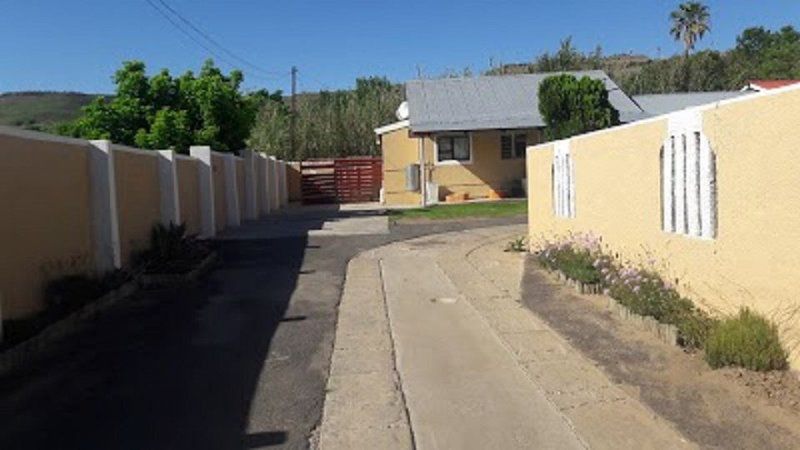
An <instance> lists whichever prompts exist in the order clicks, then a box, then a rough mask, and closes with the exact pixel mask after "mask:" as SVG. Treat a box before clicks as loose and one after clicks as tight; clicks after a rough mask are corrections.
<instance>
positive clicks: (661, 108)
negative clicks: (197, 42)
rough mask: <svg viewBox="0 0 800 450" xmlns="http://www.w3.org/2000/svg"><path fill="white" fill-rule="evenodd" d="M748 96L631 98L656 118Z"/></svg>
mask: <svg viewBox="0 0 800 450" xmlns="http://www.w3.org/2000/svg"><path fill="white" fill-rule="evenodd" d="M748 94H749V92H741V91H714V92H678V93H674V94H646V95H635V96H633V101H635V102H636V103H638V104H639V106H640V107H641V108H642V109H643V110H644V111H645V112H646V113H648V114H649V115H651V116H658V115H661V114H667V113H671V112H673V111H680V110H681V109H686V108H691V107H692V106H699V105H704V104H706V103H714V102H718V101H720V100H725V99H728V98H734V97H739V96H741V95H748Z"/></svg>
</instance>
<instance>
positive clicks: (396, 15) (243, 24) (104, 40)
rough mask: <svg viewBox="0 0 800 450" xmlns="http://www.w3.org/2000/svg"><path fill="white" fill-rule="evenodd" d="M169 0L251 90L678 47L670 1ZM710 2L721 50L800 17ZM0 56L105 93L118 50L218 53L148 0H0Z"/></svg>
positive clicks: (43, 85) (37, 86) (167, 56)
mask: <svg viewBox="0 0 800 450" xmlns="http://www.w3.org/2000/svg"><path fill="white" fill-rule="evenodd" d="M151 1H154V2H157V0H151ZM164 1H165V2H166V3H167V4H169V5H170V6H171V7H173V8H174V9H175V10H177V11H178V12H179V13H181V14H182V15H183V16H184V17H186V18H187V19H189V20H190V21H192V22H193V23H194V24H196V25H197V26H198V27H199V28H201V29H202V30H203V31H205V32H207V33H208V34H209V35H210V36H211V37H212V38H213V39H214V40H216V41H217V42H219V43H220V44H222V45H224V46H225V47H226V48H227V49H229V50H231V51H232V52H234V53H235V54H236V55H237V56H240V57H242V58H244V59H246V60H248V61H250V62H252V63H254V64H255V65H257V66H258V67H259V68H260V69H262V70H263V72H259V71H255V70H252V69H249V68H248V67H247V66H244V67H242V68H243V69H244V72H245V77H246V87H247V88H249V89H252V88H262V87H263V88H267V89H269V90H275V89H283V90H284V91H286V90H288V88H289V68H290V67H291V66H292V65H297V66H298V68H299V87H300V90H301V91H305V90H318V89H320V88H323V87H324V88H344V87H349V86H352V84H353V82H354V81H353V80H354V79H355V78H356V77H357V76H365V75H385V76H388V77H389V78H390V79H392V80H395V81H404V80H407V79H410V78H414V77H415V76H416V74H417V68H418V67H419V68H420V70H421V71H422V73H423V74H424V75H426V76H433V75H437V74H441V73H443V72H444V71H446V70H458V71H460V70H462V69H464V68H466V67H469V68H471V69H472V71H473V72H476V73H477V72H479V71H481V70H483V69H485V68H486V67H487V66H488V64H489V60H490V58H491V59H494V60H495V61H502V62H517V61H528V60H530V59H531V58H532V57H534V56H535V55H537V54H539V53H541V52H543V51H546V50H551V51H552V50H554V49H556V48H557V46H558V43H559V41H560V40H561V39H562V38H564V37H565V36H569V35H571V36H573V41H574V43H575V45H577V47H578V48H580V49H581V50H585V51H588V50H591V49H593V48H594V47H595V46H596V45H597V44H602V46H603V49H604V51H605V53H607V54H611V53H620V52H624V53H628V52H634V53H644V54H647V55H650V56H657V55H659V54H661V55H669V54H673V53H676V52H678V51H679V50H680V46H679V44H678V43H676V42H674V41H673V40H672V39H671V38H670V36H669V34H668V30H669V22H668V15H669V12H670V11H671V10H673V9H674V8H675V6H676V5H677V3H678V1H675V0H670V1H666V0H651V1H647V0H608V1H602V2H601V1H588V0H583V1H581V0H556V1H553V0H550V1H533V0H528V1H488V0H484V1H477V0H461V1H437V0H429V1H427V2H425V1H394V2H389V1H377V0H373V1H367V0H338V1H313V2H312V1H302V0H283V1H268V0H262V1H255V0H249V1H248V0H227V1H222V0H214V1H212V0H164ZM706 3H707V4H708V5H709V6H710V8H711V16H712V30H713V31H712V33H711V34H710V35H709V36H707V37H706V38H705V39H704V40H703V41H702V42H701V44H700V46H699V47H700V48H716V49H725V48H728V47H731V46H732V45H733V44H734V42H735V39H736V35H737V34H738V33H739V32H740V31H741V30H742V29H744V28H746V27H748V26H753V25H764V26H766V27H770V28H778V27H780V26H782V25H786V24H790V23H792V21H793V20H794V21H795V26H797V24H796V21H797V19H798V18H800V2H798V1H796V0H768V1H763V2H759V4H757V3H756V2H754V1H752V0H750V1H745V0H718V1H708V2H706ZM212 48H213V47H212ZM217 52H218V53H221V54H222V55H223V56H225V55H224V53H222V52H221V51H219V50H217ZM0 55H2V58H0V92H4V91H16V90H44V89H47V90H74V91H84V92H104V93H105V92H112V91H113V88H114V87H113V83H112V82H111V75H112V74H113V72H114V70H116V69H117V68H118V67H119V65H120V62H121V61H123V60H126V59H140V60H143V61H145V62H146V63H147V65H148V69H149V70H151V71H155V70H157V69H160V68H162V67H166V68H168V69H170V70H171V71H172V72H173V73H181V72H183V71H185V70H187V69H197V68H198V67H199V66H200V64H201V63H202V61H203V60H204V59H205V58H207V57H208V56H210V55H209V54H208V52H207V51H206V50H204V49H203V48H202V47H200V46H199V45H198V44H196V43H195V42H193V41H192V40H190V39H189V38H187V37H186V36H184V35H183V34H181V32H180V31H178V30H176V29H175V28H174V27H173V26H172V25H170V23H169V22H167V21H166V20H165V19H164V18H163V17H162V16H160V15H159V14H158V12H156V11H155V10H154V9H153V7H152V6H150V5H149V4H148V2H147V1H146V0H0ZM215 59H217V62H218V64H219V65H220V66H221V67H222V68H223V69H225V70H228V69H230V68H231V67H232V66H231V65H230V64H227V63H225V62H223V61H221V60H219V59H218V58H215ZM228 59H232V58H230V57H228ZM234 62H235V61H234ZM239 65H241V64H239Z"/></svg>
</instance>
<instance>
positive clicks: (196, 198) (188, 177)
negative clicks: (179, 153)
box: [176, 158, 201, 234]
mask: <svg viewBox="0 0 800 450" xmlns="http://www.w3.org/2000/svg"><path fill="white" fill-rule="evenodd" d="M176 161H177V164H178V165H177V167H176V170H177V174H178V196H179V197H180V207H181V222H183V223H184V224H185V225H186V233H188V234H197V233H200V226H201V219H200V185H199V176H198V166H197V164H198V163H197V160H194V159H183V158H177V159H176Z"/></svg>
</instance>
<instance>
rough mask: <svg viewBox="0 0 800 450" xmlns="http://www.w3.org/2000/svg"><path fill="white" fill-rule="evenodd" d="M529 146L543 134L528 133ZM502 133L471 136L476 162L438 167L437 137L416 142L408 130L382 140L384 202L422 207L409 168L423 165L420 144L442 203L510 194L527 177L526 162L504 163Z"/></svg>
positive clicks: (397, 132)
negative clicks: (461, 195)
mask: <svg viewBox="0 0 800 450" xmlns="http://www.w3.org/2000/svg"><path fill="white" fill-rule="evenodd" d="M525 133H526V135H527V142H528V143H538V142H541V132H540V131H539V130H535V129H534V130H526V131H525ZM502 134H503V133H502V132H501V131H494V130H488V131H474V132H470V133H469V135H470V137H471V150H472V161H470V162H462V163H455V162H448V163H446V164H440V163H437V162H436V160H435V158H436V156H435V155H436V150H435V135H434V136H430V137H425V138H415V137H411V136H410V135H409V129H408V128H402V129H399V130H394V131H390V132H388V133H386V134H384V135H382V136H381V149H382V156H383V189H384V200H385V202H386V204H389V205H412V204H419V203H420V194H419V192H410V191H407V190H406V175H405V171H406V167H407V166H408V165H409V164H416V163H419V152H420V147H419V145H420V140H421V141H422V144H423V152H424V155H425V162H426V164H425V167H426V175H427V181H429V182H434V183H437V184H438V185H439V193H438V196H439V198H440V199H444V197H445V196H446V195H448V194H451V193H456V192H465V193H467V194H468V195H469V196H470V197H471V198H485V197H488V196H489V194H490V192H491V191H502V192H505V193H509V192H510V191H511V188H512V187H513V186H514V184H515V183H519V182H521V180H522V179H523V178H524V177H525V160H524V159H523V158H513V159H503V158H501V154H500V137H501V136H502Z"/></svg>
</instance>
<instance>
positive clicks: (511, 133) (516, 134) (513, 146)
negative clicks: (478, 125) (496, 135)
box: [500, 131, 529, 161]
mask: <svg viewBox="0 0 800 450" xmlns="http://www.w3.org/2000/svg"><path fill="white" fill-rule="evenodd" d="M528 134H529V133H528V132H527V131H503V132H502V133H501V134H500V159H501V160H503V161H509V160H514V159H525V149H527V148H528ZM520 136H522V137H524V138H525V146H524V147H523V149H522V152H521V153H517V138H518V137H520ZM504 138H510V139H511V156H510V157H508V158H506V157H505V156H504V155H503V139H504Z"/></svg>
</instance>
